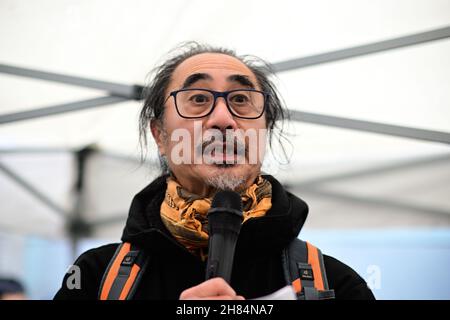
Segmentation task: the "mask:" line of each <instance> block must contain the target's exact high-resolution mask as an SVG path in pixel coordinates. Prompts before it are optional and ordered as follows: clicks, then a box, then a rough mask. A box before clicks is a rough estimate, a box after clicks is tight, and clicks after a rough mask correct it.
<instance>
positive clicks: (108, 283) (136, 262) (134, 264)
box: [99, 242, 148, 300]
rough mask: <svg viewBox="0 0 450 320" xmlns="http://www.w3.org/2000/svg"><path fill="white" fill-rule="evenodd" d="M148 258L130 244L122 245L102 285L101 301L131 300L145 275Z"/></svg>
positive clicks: (106, 272)
mask: <svg viewBox="0 0 450 320" xmlns="http://www.w3.org/2000/svg"><path fill="white" fill-rule="evenodd" d="M147 264H148V256H147V255H146V254H145V252H144V250H140V249H139V248H137V247H136V246H133V245H131V244H130V243H128V242H123V243H121V244H120V245H119V246H118V247H117V249H116V252H115V253H114V256H113V258H112V259H111V261H110V262H109V265H108V267H107V268H106V271H105V274H104V275H103V279H102V282H101V284H100V290H99V299H100V300H130V299H131V298H132V297H133V295H134V292H135V291H136V288H137V286H138V284H139V280H140V279H141V277H142V275H143V274H144V271H145V268H146V267H147Z"/></svg>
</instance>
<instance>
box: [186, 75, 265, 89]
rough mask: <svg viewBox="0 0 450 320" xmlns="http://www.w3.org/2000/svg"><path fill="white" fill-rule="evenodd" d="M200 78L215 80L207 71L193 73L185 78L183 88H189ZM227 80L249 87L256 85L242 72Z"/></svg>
mask: <svg viewBox="0 0 450 320" xmlns="http://www.w3.org/2000/svg"><path fill="white" fill-rule="evenodd" d="M200 80H213V78H212V77H211V76H210V75H209V74H207V73H193V74H191V75H190V76H188V77H187V78H186V80H184V82H183V87H182V89H186V88H189V87H190V86H192V85H193V84H194V83H196V82H197V81H200ZM227 81H229V82H237V83H239V84H240V85H242V86H245V87H249V88H252V89H255V87H256V86H255V85H254V84H253V82H252V81H251V80H250V78H249V77H248V76H245V75H242V74H232V75H231V76H228V78H227Z"/></svg>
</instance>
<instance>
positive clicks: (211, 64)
mask: <svg viewBox="0 0 450 320" xmlns="http://www.w3.org/2000/svg"><path fill="white" fill-rule="evenodd" d="M194 73H207V74H210V75H211V76H212V78H213V79H214V80H216V79H217V80H219V79H218V78H222V79H224V78H226V77H227V76H229V75H231V74H240V75H245V76H248V77H249V78H250V79H251V80H252V81H253V82H254V83H255V84H257V81H256V77H255V75H254V74H253V72H252V71H251V70H250V69H249V68H248V67H247V66H246V65H245V64H244V63H243V62H242V61H240V60H239V59H237V58H235V57H231V56H229V55H226V54H222V53H201V54H197V55H195V56H192V57H190V58H187V59H186V60H184V61H183V62H182V63H180V65H179V66H178V67H177V68H176V69H175V71H174V73H173V75H172V80H173V81H174V82H175V83H180V82H182V81H184V80H185V79H186V77H188V76H189V75H191V74H194Z"/></svg>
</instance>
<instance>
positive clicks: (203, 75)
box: [182, 73, 212, 89]
mask: <svg viewBox="0 0 450 320" xmlns="http://www.w3.org/2000/svg"><path fill="white" fill-rule="evenodd" d="M200 80H212V77H211V76H210V75H209V74H207V73H193V74H191V75H190V76H189V77H187V78H186V80H184V82H183V88H182V89H186V88H189V87H190V86H192V85H193V84H194V83H196V82H197V81H200Z"/></svg>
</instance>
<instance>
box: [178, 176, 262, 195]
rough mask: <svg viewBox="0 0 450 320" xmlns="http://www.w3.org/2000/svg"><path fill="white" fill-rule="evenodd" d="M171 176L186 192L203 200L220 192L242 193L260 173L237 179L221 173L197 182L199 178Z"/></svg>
mask: <svg viewBox="0 0 450 320" xmlns="http://www.w3.org/2000/svg"><path fill="white" fill-rule="evenodd" d="M171 175H172V177H174V178H175V180H177V181H178V183H179V184H180V185H181V186H183V188H184V189H186V191H188V192H190V193H193V194H196V195H198V196H200V197H203V198H212V197H213V196H214V194H215V193H216V192H217V191H220V190H231V191H236V192H242V191H243V190H245V189H247V188H248V187H250V186H251V185H252V184H253V183H255V180H256V178H257V177H258V176H259V175H260V172H256V173H255V174H251V175H249V176H248V177H237V176H234V175H232V174H227V173H223V174H217V175H214V176H211V177H207V178H205V179H202V180H199V178H195V179H194V178H185V177H181V176H180V177H178V176H175V175H174V174H173V173H171Z"/></svg>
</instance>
